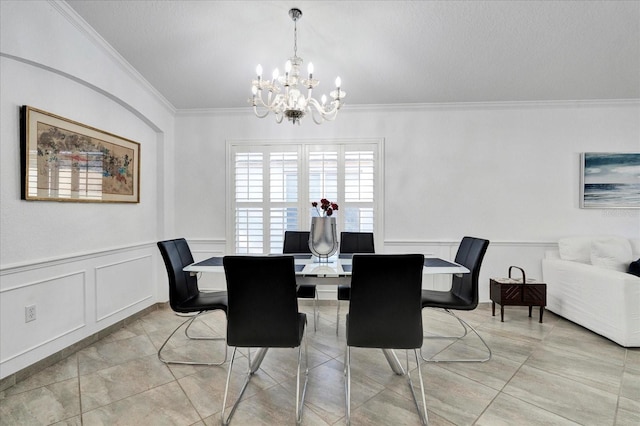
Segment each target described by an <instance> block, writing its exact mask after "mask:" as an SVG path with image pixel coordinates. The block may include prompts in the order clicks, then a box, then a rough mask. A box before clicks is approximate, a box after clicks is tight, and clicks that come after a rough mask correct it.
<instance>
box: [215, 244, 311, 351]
mask: <svg viewBox="0 0 640 426" xmlns="http://www.w3.org/2000/svg"><path fill="white" fill-rule="evenodd" d="M222 263H223V265H224V272H225V275H226V279H227V296H228V310H227V343H228V344H229V346H238V347H254V348H269V347H271V348H274V347H287V348H292V347H296V346H298V345H299V344H300V339H301V338H302V334H301V333H300V327H299V315H298V299H297V296H296V276H295V267H294V260H293V256H225V257H224V259H223V260H222Z"/></svg>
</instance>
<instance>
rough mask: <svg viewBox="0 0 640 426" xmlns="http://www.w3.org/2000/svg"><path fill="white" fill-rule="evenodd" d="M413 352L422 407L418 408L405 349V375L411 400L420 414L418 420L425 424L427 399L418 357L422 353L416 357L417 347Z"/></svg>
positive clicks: (426, 421) (427, 419)
mask: <svg viewBox="0 0 640 426" xmlns="http://www.w3.org/2000/svg"><path fill="white" fill-rule="evenodd" d="M413 353H414V355H415V357H416V364H417V365H418V378H419V379H420V396H421V399H422V409H421V408H420V404H418V398H416V393H415V391H414V389H413V382H412V380H411V373H410V371H409V350H407V377H408V379H409V388H410V389H411V395H412V396H413V402H415V403H416V409H417V410H418V415H419V416H420V420H421V421H422V424H423V425H427V424H428V423H429V416H428V414H427V399H426V398H425V396H424V382H423V380H422V369H421V368H420V358H422V355H420V357H418V350H417V349H414V350H413Z"/></svg>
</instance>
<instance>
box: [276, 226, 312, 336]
mask: <svg viewBox="0 0 640 426" xmlns="http://www.w3.org/2000/svg"><path fill="white" fill-rule="evenodd" d="M282 253H283V254H309V255H311V249H310V248H309V231H285V232H284V243H283V245H282ZM297 295H298V299H313V331H317V330H318V319H320V313H319V312H318V290H317V289H316V286H315V284H299V285H298V291H297Z"/></svg>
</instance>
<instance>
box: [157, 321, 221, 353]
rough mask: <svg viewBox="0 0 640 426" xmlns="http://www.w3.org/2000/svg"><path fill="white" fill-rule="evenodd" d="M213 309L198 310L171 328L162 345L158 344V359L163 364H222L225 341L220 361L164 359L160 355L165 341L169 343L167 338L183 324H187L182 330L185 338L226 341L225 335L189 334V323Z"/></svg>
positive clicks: (169, 338) (165, 343)
mask: <svg viewBox="0 0 640 426" xmlns="http://www.w3.org/2000/svg"><path fill="white" fill-rule="evenodd" d="M210 312H213V311H203V312H198V313H197V314H196V315H194V316H192V317H189V318H187V319H186V320H185V321H183V322H181V323H180V325H179V326H178V327H176V328H175V330H173V331H172V332H171V334H169V337H167V339H166V340H165V341H164V343H162V346H160V349H158V359H159V360H160V361H162V362H163V363H165V364H183V365H222V364H224V363H225V362H227V355H228V353H227V345H226V343H225V345H224V359H223V360H222V361H219V362H218V361H216V362H209V361H182V360H172V359H166V358H164V357H163V356H162V350H163V349H164V347H165V346H166V345H167V343H169V340H171V338H172V337H173V335H174V334H176V332H177V331H178V330H179V329H180V327H182V326H183V325H185V324H187V323H188V324H187V327H186V328H185V330H184V334H185V336H187V338H189V339H191V340H222V341H225V342H226V340H227V339H226V337H204V336H190V335H189V328H190V327H191V325H192V324H193V322H194V321H195V320H196V319H197V318H199V317H200V315H203V314H206V313H210Z"/></svg>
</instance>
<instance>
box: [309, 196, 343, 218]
mask: <svg viewBox="0 0 640 426" xmlns="http://www.w3.org/2000/svg"><path fill="white" fill-rule="evenodd" d="M311 207H315V209H316V211H317V212H318V216H331V215H333V211H334V210H338V205H337V204H336V203H332V202H331V201H329V200H327V199H326V198H323V199H322V200H320V208H321V209H322V212H320V210H318V202H317V201H314V202H312V203H311Z"/></svg>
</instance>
